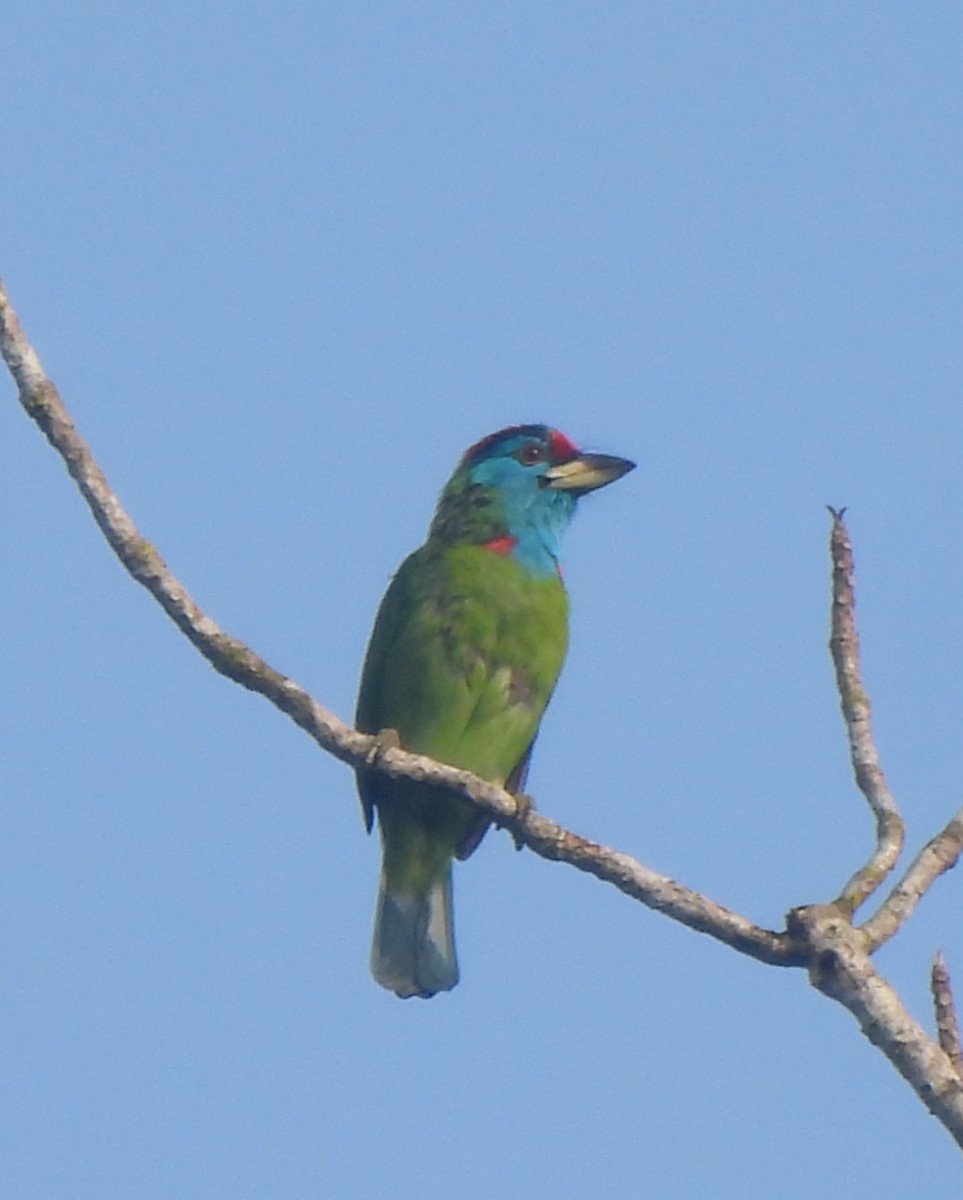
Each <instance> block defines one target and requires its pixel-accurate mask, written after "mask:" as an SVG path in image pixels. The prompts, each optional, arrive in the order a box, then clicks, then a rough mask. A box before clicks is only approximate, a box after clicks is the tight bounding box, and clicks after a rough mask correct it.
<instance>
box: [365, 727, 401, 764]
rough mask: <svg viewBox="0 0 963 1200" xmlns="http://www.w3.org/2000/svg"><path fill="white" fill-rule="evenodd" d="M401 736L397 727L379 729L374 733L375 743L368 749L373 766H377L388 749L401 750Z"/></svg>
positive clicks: (369, 759)
mask: <svg viewBox="0 0 963 1200" xmlns="http://www.w3.org/2000/svg"><path fill="white" fill-rule="evenodd" d="M400 749H401V738H400V737H399V736H398V730H397V729H379V730H378V732H377V733H376V734H374V745H373V746H372V747H371V749H370V750H369V751H368V762H369V763H370V764H371V766H373V767H374V766H377V764H378V760H379V759H380V758H381V757H382V756H383V755H384V754H385V753H386V751H388V750H400Z"/></svg>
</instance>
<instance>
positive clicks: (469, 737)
mask: <svg viewBox="0 0 963 1200" xmlns="http://www.w3.org/2000/svg"><path fill="white" fill-rule="evenodd" d="M634 466H635V463H633V462H630V461H629V460H628V459H626V458H617V457H615V456H613V455H607V454H591V453H589V454H586V453H583V452H582V451H580V450H579V449H578V448H577V447H576V445H575V444H574V443H573V442H572V441H571V440H570V439H569V438H568V437H566V436H565V434H563V433H560V432H559V431H558V430H557V429H553V428H551V427H549V426H547V425H543V424H529V425H512V426H509V427H508V428H506V429H501V430H499V431H498V432H497V433H492V434H489V435H488V436H487V437H483V438H482V439H481V440H480V441H477V442H475V443H474V445H472V446H471V447H469V449H468V450H467V451H465V453H464V454H463V455H462V457H461V459H460V461H459V463H458V465H457V467H456V468H455V471H454V473H453V474H452V476H451V478H450V479H449V480H448V482H447V483H446V485H445V487H444V489H443V490H442V492H441V496H440V497H439V500H438V504H437V508H436V510H435V513H434V517H433V519H432V521H431V524H430V527H429V530H428V536H427V539H426V541H425V543H424V545H423V546H421V547H420V548H419V549H417V550H415V551H414V553H413V554H411V555H409V556H408V558H406V559H405V560H404V562H403V563H402V564H401V566H400V568H399V569H398V571H397V573H396V574H395V576H394V577H393V579H392V580H391V582H390V584H389V586H388V589H387V591H386V592H385V595H384V598H383V599H382V601H381V605H380V607H379V609H378V613H377V616H376V618H375V623H374V627H373V629H372V632H371V637H370V640H369V643H368V648H367V652H366V654H365V659H364V666H363V668H362V673H361V683H360V687H359V692H358V705H357V714H356V721H355V723H356V726H357V728H358V729H359V730H361V731H362V732H365V733H370V734H374V735H376V736H377V738H378V739H379V741H378V744H381V745H394V746H399V745H400V746H401V747H403V748H404V749H405V750H408V751H410V752H412V753H416V754H423V755H427V756H428V757H430V758H433V759H435V760H436V761H438V762H441V763H445V764H447V765H449V766H452V767H459V768H462V769H463V770H467V771H471V772H473V773H474V774H475V775H479V776H481V778H482V779H485V780H488V781H490V782H491V783H494V784H498V785H499V786H502V787H504V788H505V789H506V790H507V791H509V792H511V793H512V794H513V795H516V796H518V795H523V789H524V786H525V778H526V775H527V772H528V765H529V761H530V758H531V754H532V747H533V745H534V742H535V737H536V735H537V733H538V728H539V723H540V722H541V719H542V714H543V713H544V711H545V707H546V705H547V704H548V702H549V699H550V698H551V695H552V692H553V690H554V688H555V684H556V681H557V679H558V675H559V672H560V671H561V669H562V662H563V660H564V658H565V653H566V649H567V643H568V598H567V594H566V590H565V585H564V583H563V580H562V568H561V564H560V542H561V539H562V535H563V533H564V532H565V529H566V528H567V526H568V524H569V522H570V521H571V519H572V516H573V514H574V512H575V508H576V505H577V503H578V500H579V498H580V497H582V496H584V495H585V494H586V493H588V492H592V491H595V490H596V489H598V488H601V487H605V486H606V485H607V484H610V483H613V482H614V481H615V480H617V479H619V478H621V477H622V476H623V475H625V474H626V473H627V472H628V471H631V470H632V469H633V468H634ZM357 782H358V791H359V794H360V797H361V804H362V809H363V812H364V818H365V825H366V828H367V830H368V832H369V833H370V832H371V829H372V826H373V824H374V821H375V817H377V821H378V826H379V829H380V834H381V843H382V865H381V875H380V882H379V892H378V900H377V906H376V911H375V923H374V933H373V937H372V945H371V960H370V966H371V973H372V975H373V976H374V978H375V980H376V981H377V982H378V983H379V984H381V985H382V987H384V988H387V989H388V990H389V991H392V992H394V993H395V994H396V995H397V996H400V997H402V998H409V997H415V996H418V997H422V998H425V999H427V998H428V997H430V996H434V995H435V994H436V993H438V992H444V991H448V990H450V989H451V988H453V987H454V986H455V985H456V983H457V982H458V978H459V970H458V961H457V958H456V954H455V940H454V928H453V918H452V881H451V875H452V863H453V861H454V860H455V859H465V858H467V857H468V856H469V855H470V854H471V853H472V851H473V850H474V849H475V848H476V847H477V845H478V843H479V842H480V841H481V839H482V837H483V836H484V834H485V831H486V829H487V828H488V825H489V823H490V822H489V819H488V818H487V817H485V816H484V815H483V814H481V813H480V812H479V811H478V810H477V809H476V808H474V807H473V806H472V804H471V803H470V802H469V801H468V800H466V799H464V798H463V797H461V796H458V795H456V794H454V793H453V792H451V791H449V790H447V789H445V788H443V787H439V786H437V785H431V784H427V783H423V782H419V781H415V780H410V779H402V778H391V777H389V776H387V775H386V774H384V773H383V772H378V771H376V770H374V769H373V768H372V767H370V766H368V767H362V768H360V769H359V770H358V772H357Z"/></svg>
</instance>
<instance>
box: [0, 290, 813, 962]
mask: <svg viewBox="0 0 963 1200" xmlns="http://www.w3.org/2000/svg"><path fill="white" fill-rule="evenodd" d="M0 353H2V355H3V358H4V360H5V362H6V364H7V366H8V368H9V370H10V373H11V375H12V376H13V378H14V380H15V382H16V384H17V390H18V393H19V398H20V403H21V405H22V406H23V408H24V410H25V411H26V412H27V414H28V415H29V416H30V417H31V418H32V419H33V420H34V421H35V422H36V424H37V425H38V426H39V427H40V429H41V430H42V431H43V433H44V435H45V436H46V438H47V440H48V441H49V442H50V444H51V445H52V446H53V448H54V449H55V450H56V451H57V453H58V454H59V455H60V457H61V458H62V459H63V461H64V463H65V464H66V467H67V470H68V471H69V472H70V475H71V477H72V478H73V480H74V481H75V483H76V484H77V486H78V488H79V489H80V491H81V493H82V495H83V497H84V499H85V500H86V502H87V505H88V507H89V508H90V510H91V512H92V513H93V516H94V520H95V521H96V522H97V524H98V525H99V526H100V528H101V530H102V532H103V534H104V536H105V537H106V539H107V541H108V542H109V544H110V546H111V548H112V549H113V551H114V553H115V554H116V555H117V557H118V558H119V559H120V561H121V562H122V563H123V565H124V567H125V568H126V569H127V571H128V572H129V573H130V574H131V576H133V578H134V579H135V580H136V581H137V582H138V583H139V584H141V585H142V586H143V587H145V588H146V589H147V590H148V591H149V592H150V594H151V595H152V596H153V597H154V599H155V600H156V601H157V602H158V604H160V606H161V607H162V608H163V609H164V611H165V612H166V613H167V615H168V616H169V617H170V618H171V620H172V621H174V623H175V624H176V625H177V627H178V628H179V629H180V630H181V632H182V633H184V634H185V636H186V637H188V638H189V639H190V641H191V642H192V643H193V645H194V646H195V647H196V648H197V650H199V651H200V653H201V654H202V655H203V656H204V657H205V658H206V659H207V661H208V662H209V663H210V664H211V666H212V667H213V668H214V669H215V670H216V671H219V672H220V673H221V674H222V675H226V676H227V677H228V678H229V679H233V680H234V682H235V683H239V684H241V686H242V687H246V688H248V689H249V690H250V691H252V692H257V693H258V694H259V695H261V696H264V697H265V698H266V699H267V700H270V701H271V703H272V704H274V705H275V706H276V707H277V708H279V709H280V710H281V712H283V713H285V714H286V715H287V716H289V717H290V718H291V719H292V720H293V721H294V722H295V723H296V724H297V725H299V726H300V727H301V728H302V729H303V730H304V731H305V732H306V733H307V734H308V735H309V736H310V737H312V738H313V739H314V741H315V742H317V744H318V745H319V746H320V747H321V749H322V750H325V751H327V752H328V753H329V754H332V755H334V756H335V757H336V758H339V759H340V760H341V761H342V762H344V763H347V764H348V765H349V766H351V767H363V766H368V767H371V768H374V769H377V770H381V771H384V772H386V773H387V774H389V775H395V776H404V777H406V778H409V779H417V780H423V781H425V782H430V783H438V784H442V785H444V786H446V787H448V788H450V789H451V790H452V791H455V792H457V793H459V794H460V795H462V796H465V797H466V798H467V799H469V800H471V801H472V802H473V803H475V804H476V805H477V806H478V807H479V808H482V809H484V810H485V811H486V812H487V813H488V814H489V815H490V816H491V817H492V818H493V819H494V821H495V822H496V824H498V825H501V826H503V827H505V828H507V829H509V830H510V831H511V833H512V834H513V836H514V837H515V839H516V840H517V841H518V842H521V843H524V844H525V845H526V846H529V847H530V848H531V849H532V850H534V851H535V853H536V854H540V855H541V856H542V857H544V858H548V859H554V860H556V861H559V862H566V863H569V864H570V865H571V866H573V867H577V868H578V869H579V870H580V871H584V872H586V873H587V874H589V875H594V876H595V877H596V878H597V879H601V880H603V881H604V882H606V883H610V884H612V886H613V887H616V888H618V889H619V890H620V891H622V892H625V893H626V894H627V895H629V896H632V897H633V898H634V899H636V900H639V901H641V902H642V903H643V904H645V905H647V906H648V907H649V908H654V909H656V910H657V911H659V912H663V913H665V914H666V915H667V916H671V917H673V918H674V919H675V920H677V921H680V922H681V923H682V924H683V925H688V926H689V928H691V929H695V930H698V931H699V932H701V933H707V934H709V935H710V936H711V937H715V938H717V939H718V940H719V941H721V942H725V943H726V944H727V945H729V946H732V947H734V948H735V949H737V950H739V951H741V952H742V953H743V954H748V955H750V956H752V957H753V958H757V959H760V960H761V961H763V962H767V963H774V964H778V965H781V966H793V965H798V963H799V961H800V959H799V954H798V951H797V949H796V947H794V946H793V944H792V941H791V939H790V938H789V937H788V936H787V935H786V934H785V933H774V932H773V931H771V930H768V929H763V928H760V927H759V926H757V925H753V924H752V923H751V922H750V921H747V920H746V919H745V918H744V917H740V916H739V915H737V914H736V913H733V912H730V911H729V910H728V909H726V908H724V907H723V906H722V905H720V904H716V903H715V902H714V901H712V900H710V899H709V898H708V897H706V896H703V895H701V894H700V893H699V892H695V891H692V890H691V889H689V888H686V887H683V886H682V885H681V884H678V883H676V882H675V881H674V880H672V879H668V878H666V877H665V876H664V875H659V874H658V873H657V872H655V871H651V870H649V869H648V868H647V867H644V866H642V864H641V863H639V862H636V861H635V859H633V858H630V857H629V856H628V855H626V854H619V853H616V851H614V850H610V849H608V847H606V846H600V845H598V844H596V843H595V842H590V841H588V840H587V839H585V838H582V837H579V836H578V835H577V834H574V833H570V832H569V831H568V830H566V829H563V828H562V827H561V826H560V825H557V824H556V823H555V822H554V821H551V820H549V819H548V818H547V817H543V816H541V815H540V814H538V813H535V812H527V813H526V812H525V811H524V806H521V807H520V806H519V805H518V804H517V803H516V800H515V798H514V797H513V796H511V795H510V794H509V793H508V792H506V791H504V790H503V789H502V788H500V787H497V786H495V785H494V784H491V783H488V782H486V781H485V780H483V779H479V778H478V777H477V776H475V775H472V774H471V773H470V772H468V771H460V770H457V769H455V768H454V767H449V766H446V765H445V764H443V763H438V762H434V761H432V760H431V759H428V758H425V757H423V756H421V755H417V754H408V753H407V752H405V751H404V750H400V749H392V748H386V747H384V746H383V745H381V744H380V743H379V742H378V740H377V739H376V738H374V737H371V736H369V735H368V734H364V733H359V732H358V731H357V730H355V729H352V728H351V727H350V726H349V725H347V724H345V723H344V722H343V721H341V720H339V719H338V717H336V716H335V715H334V713H332V712H330V711H329V710H328V709H326V708H324V707H323V706H322V705H320V704H319V703H318V702H317V701H316V700H315V699H313V697H311V696H310V695H309V694H308V693H307V692H306V691H305V690H304V689H303V688H302V687H300V686H299V685H298V684H297V683H295V682H294V680H293V679H289V678H288V677H287V676H285V675H282V674H281V672H280V671H277V670H275V669H274V668H273V667H271V666H270V665H269V664H268V663H266V662H265V661H264V660H263V659H262V658H261V657H260V656H259V655H257V654H255V652H254V651H253V650H251V649H250V647H249V646H247V645H245V644H244V643H243V642H241V641H239V640H238V639H237V638H234V637H231V636H230V635H229V634H227V633H225V632H224V631H223V630H222V629H220V628H219V626H218V625H217V624H216V623H215V622H214V621H212V620H211V618H210V617H208V616H207V615H206V614H205V613H204V612H203V611H202V610H201V608H200V607H199V606H198V605H197V604H196V603H195V601H194V600H193V599H192V598H191V596H190V594H189V593H188V591H187V589H186V588H185V587H184V585H183V584H182V583H180V582H179V581H178V580H177V579H176V578H175V577H174V575H173V574H172V573H171V571H170V570H169V569H168V567H167V565H166V564H165V562H164V560H163V559H162V558H161V556H160V555H159V554H158V552H157V551H156V550H155V549H154V547H153V546H152V545H151V544H150V542H148V541H147V540H146V539H145V538H143V537H142V536H141V534H140V533H139V532H138V530H137V529H136V527H135V526H134V523H133V521H132V520H131V519H130V517H129V516H128V515H127V513H126V512H125V511H124V508H123V506H122V505H121V503H120V501H119V500H118V499H117V497H116V496H115V495H114V493H113V492H112V491H111V488H110V485H109V484H108V482H107V478H106V476H105V475H104V473H103V471H101V469H100V468H99V467H98V466H97V464H96V462H95V461H94V459H93V456H92V454H91V453H90V449H89V448H88V446H87V444H86V443H85V442H84V440H83V439H82V438H81V436H80V434H79V433H78V432H77V429H76V428H75V426H74V423H73V421H72V420H71V419H70V416H69V414H68V413H67V410H66V409H65V407H64V405H63V402H62V401H61V399H60V396H59V395H58V393H57V389H56V388H55V387H54V385H53V383H52V382H51V381H50V380H49V379H48V378H47V375H46V374H45V372H44V370H43V367H42V366H41V365H40V360H39V359H38V357H37V355H36V353H35V352H34V350H33V347H32V346H31V345H30V344H29V342H28V341H27V339H26V337H25V336H24V333H23V330H22V329H21V328H20V324H19V322H18V320H17V316H16V313H15V312H14V310H13V308H12V306H11V304H10V301H9V299H8V297H7V295H6V292H5V290H4V288H3V285H2V284H0Z"/></svg>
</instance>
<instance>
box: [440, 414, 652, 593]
mask: <svg viewBox="0 0 963 1200" xmlns="http://www.w3.org/2000/svg"><path fill="white" fill-rule="evenodd" d="M634 466H635V463H633V462H630V461H629V460H628V459H626V458H616V457H614V456H613V455H609V454H584V453H582V451H580V450H579V449H578V447H577V446H576V445H575V444H574V443H573V442H572V441H571V440H570V439H569V438H567V437H566V436H565V434H564V433H559V431H558V430H557V429H551V428H549V426H547V425H512V426H510V427H509V428H507V429H501V430H499V431H498V432H497V433H492V434H489V436H488V437H485V438H482V439H481V440H480V441H478V442H476V443H475V444H474V445H473V446H471V447H469V449H468V450H466V451H465V453H464V455H463V456H462V459H461V462H460V463H459V464H458V467H457V468H456V470H455V473H454V474H453V475H452V477H451V479H450V480H449V481H448V484H447V485H446V487H445V490H444V491H443V492H442V494H441V499H440V501H439V504H438V510H437V512H436V514H435V519H434V522H433V523H432V528H431V535H430V536H431V537H432V538H436V539H438V540H440V541H442V542H445V543H449V544H451V543H453V542H470V543H473V544H476V545H484V546H488V547H489V548H490V549H493V550H495V551H496V552H498V553H503V554H511V555H512V556H513V557H515V558H517V559H518V560H519V561H520V562H522V564H523V565H525V566H526V567H528V568H529V569H530V570H532V571H533V573H535V574H539V575H541V574H548V573H553V572H555V571H556V570H557V569H558V556H559V541H560V538H561V535H562V533H563V532H564V530H565V528H566V526H567V525H568V523H569V521H570V520H571V518H572V514H573V512H574V511H575V504H576V501H577V500H578V498H579V497H580V496H584V495H585V494H586V493H587V492H592V491H595V490H596V489H597V488H600V487H604V486H605V485H606V484H608V483H613V482H614V481H615V480H616V479H620V478H621V477H622V476H623V475H625V474H626V473H627V472H628V471H631V470H632V468H633V467H634Z"/></svg>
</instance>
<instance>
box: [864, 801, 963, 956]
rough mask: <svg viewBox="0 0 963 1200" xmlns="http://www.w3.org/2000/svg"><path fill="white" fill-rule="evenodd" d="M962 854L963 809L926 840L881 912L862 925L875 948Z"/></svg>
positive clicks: (895, 929) (882, 906)
mask: <svg viewBox="0 0 963 1200" xmlns="http://www.w3.org/2000/svg"><path fill="white" fill-rule="evenodd" d="M961 853H963V808H961V809H960V811H959V812H958V813H957V814H956V815H955V816H954V817H953V818H952V819H951V820H950V822H949V824H948V825H946V827H945V828H943V829H941V830H940V832H939V833H938V834H937V835H936V837H934V838H931V839H930V841H928V842H927V843H926V845H925V846H924V847H923V849H922V850H921V851H920V852H919V854H917V856H916V858H914V859H913V861H912V863H910V866H909V869H908V870H907V872H906V874H905V875H904V876H903V878H902V879H901V880H900V881H899V883H898V884H897V885H896V887H894V888H893V890H892V892H890V894H889V895H888V896H887V897H886V899H885V901H884V902H883V903H882V905H880V907H879V909H878V911H877V912H875V913H874V914H873V916H871V917H870V918H869V920H868V921H866V922H865V924H864V925H863V926H862V930H863V933H864V934H865V935H866V937H867V938H868V940H869V945H870V947H871V948H872V949H873V950H875V949H876V948H877V947H879V946H881V945H882V944H883V942H885V941H888V939H889V938H891V937H892V936H893V934H894V933H896V931H897V930H898V929H899V927H900V926H901V925H902V924H903V922H904V921H905V920H906V919H907V917H909V915H910V914H911V913H912V911H913V909H914V908H915V907H916V905H917V904H918V903H919V901H920V898H921V897H922V896H923V895H924V894H925V893H926V892H927V891H928V890H929V889H930V887H932V885H933V884H934V883H935V882H936V880H937V879H939V877H940V876H941V875H942V874H943V873H944V872H945V871H948V870H949V869H950V868H951V867H955V866H956V864H957V862H958V860H959V857H960V854H961Z"/></svg>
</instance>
